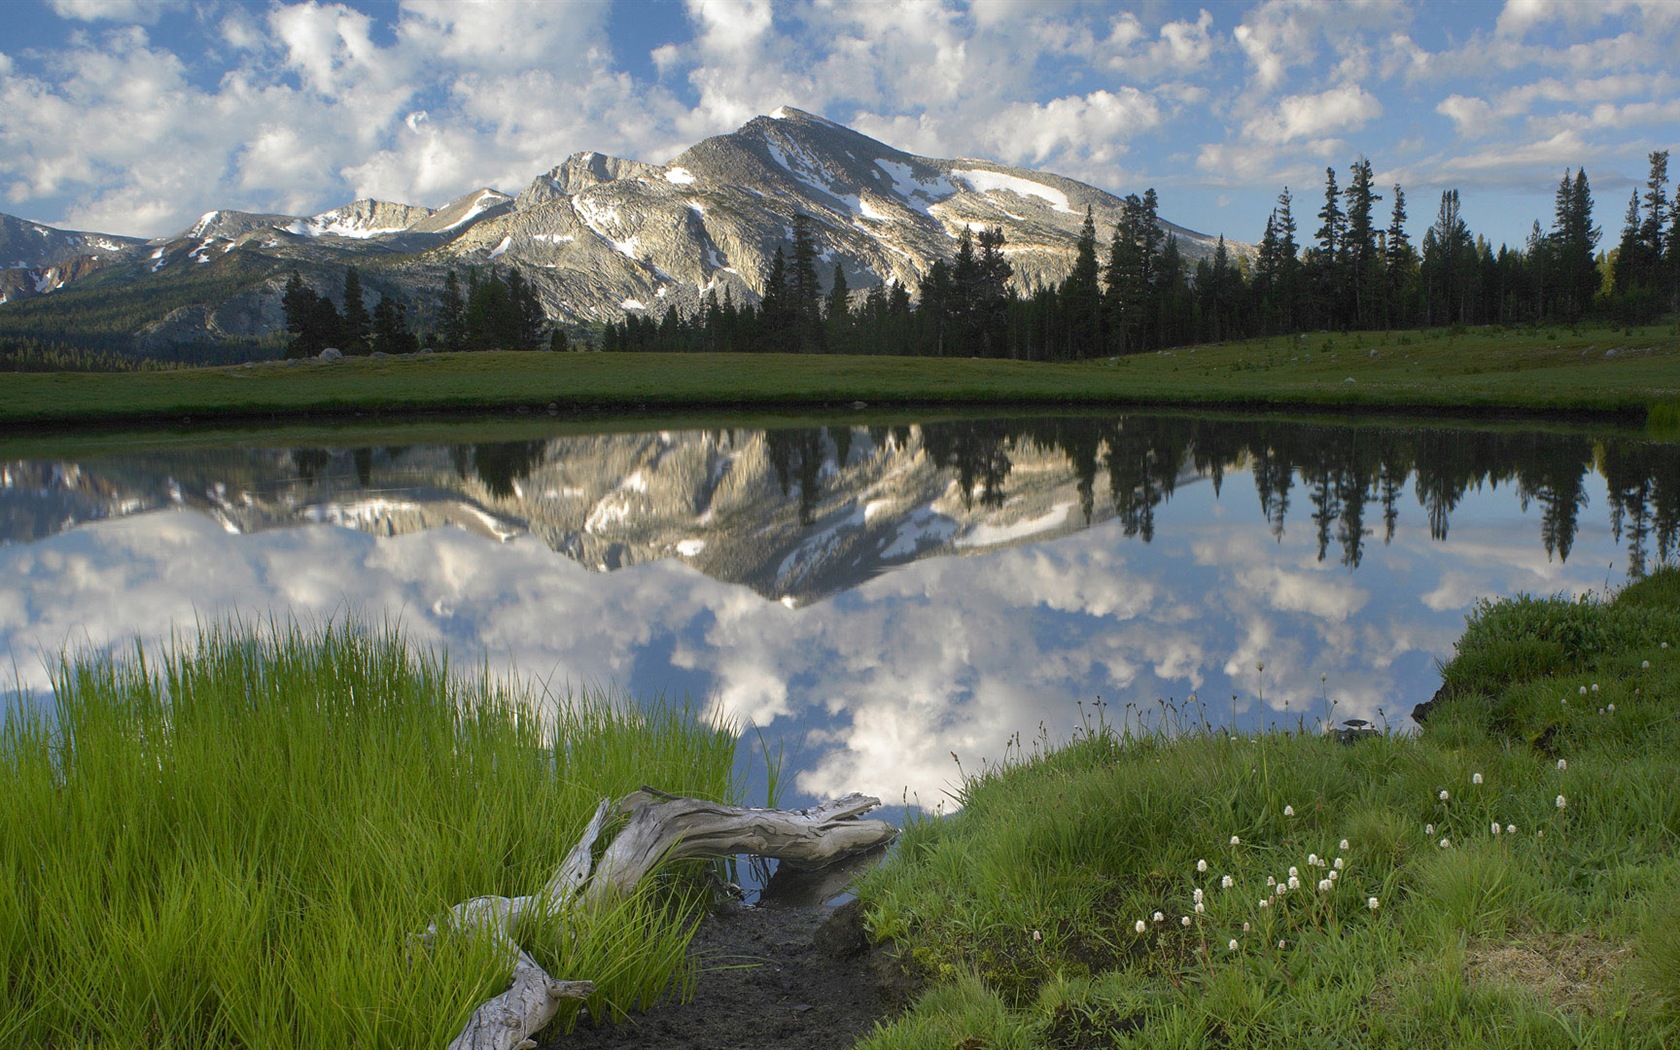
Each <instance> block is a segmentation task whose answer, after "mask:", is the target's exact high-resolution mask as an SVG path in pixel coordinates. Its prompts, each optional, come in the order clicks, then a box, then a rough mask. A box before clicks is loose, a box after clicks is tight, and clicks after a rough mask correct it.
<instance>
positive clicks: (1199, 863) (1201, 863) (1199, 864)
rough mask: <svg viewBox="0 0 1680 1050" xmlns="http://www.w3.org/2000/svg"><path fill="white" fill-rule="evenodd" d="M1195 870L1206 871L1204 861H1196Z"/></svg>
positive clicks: (1205, 862)
mask: <svg viewBox="0 0 1680 1050" xmlns="http://www.w3.org/2000/svg"><path fill="white" fill-rule="evenodd" d="M1196 870H1197V871H1206V870H1207V861H1205V860H1198V861H1197V862H1196Z"/></svg>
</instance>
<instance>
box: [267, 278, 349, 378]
mask: <svg viewBox="0 0 1680 1050" xmlns="http://www.w3.org/2000/svg"><path fill="white" fill-rule="evenodd" d="M280 304H281V307H282V308H283V309H284V310H285V311H286V330H287V331H288V332H291V333H292V342H291V345H290V346H288V347H287V348H286V356H287V357H293V358H301V357H314V356H315V355H316V354H319V353H320V352H321V351H322V350H325V349H326V348H327V347H329V346H331V347H336V346H338V345H339V344H340V342H341V341H342V337H343V329H344V319H343V318H342V317H341V316H340V315H339V312H338V307H336V306H334V305H333V301H332V300H331V299H328V298H327V297H326V296H324V295H317V294H316V292H315V290H314V289H313V288H311V287H309V286H308V285H307V284H304V283H303V278H302V277H300V276H298V273H297V271H296V270H293V271H292V275H291V277H290V278H289V279H288V280H287V281H286V290H285V293H284V294H283V295H282V296H281V298H280Z"/></svg>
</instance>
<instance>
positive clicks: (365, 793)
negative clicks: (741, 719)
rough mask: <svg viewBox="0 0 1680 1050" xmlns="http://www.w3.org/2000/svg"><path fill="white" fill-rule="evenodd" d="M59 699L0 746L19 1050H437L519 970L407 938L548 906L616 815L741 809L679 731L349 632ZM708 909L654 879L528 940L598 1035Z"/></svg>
mask: <svg viewBox="0 0 1680 1050" xmlns="http://www.w3.org/2000/svg"><path fill="white" fill-rule="evenodd" d="M53 704H54V706H55V709H56V710H55V712H54V713H53V714H51V715H50V716H49V714H48V713H46V712H43V711H42V710H40V709H38V708H31V707H28V706H26V704H25V703H24V702H23V701H21V700H17V699H14V700H13V701H12V704H11V706H10V709H9V710H8V711H7V712H6V714H5V719H4V725H3V727H0V1045H5V1046H20V1047H47V1046H84V1045H85V1046H111V1047H118V1046H120V1047H124V1048H144V1047H179V1048H188V1047H193V1048H196V1047H206V1048H208V1047H215V1048H217V1050H224V1048H237V1047H250V1048H259V1047H260V1048H263V1050H271V1048H272V1050H284V1048H288V1047H296V1048H299V1050H304V1048H319V1047H327V1046H341V1047H349V1046H356V1047H393V1048H395V1047H419V1046H442V1045H444V1044H445V1043H446V1042H447V1041H448V1040H449V1039H450V1038H452V1037H453V1036H454V1034H455V1033H456V1032H458V1031H459V1029H460V1026H461V1024H462V1023H463V1022H464V1020H465V1018H466V1017H467V1015H468V1014H469V1013H470V1012H471V1011H472V1009H473V1008H474V1007H475V1006H476V1005H477V1004H478V1003H480V1002H482V1001H483V1000H484V999H486V998H488V997H489V996H491V995H493V994H495V993H496V992H498V991H500V990H501V988H502V987H503V986H505V981H506V978H507V974H508V966H509V964H508V962H507V960H505V959H504V958H501V957H499V956H498V955H497V953H496V952H495V950H494V949H493V947H492V946H491V945H490V944H488V943H486V942H485V941H484V940H483V939H479V938H472V937H452V938H442V939H440V940H439V941H438V943H437V944H436V945H434V946H433V947H432V948H431V949H430V950H421V949H418V948H416V947H415V945H414V943H413V942H412V940H411V936H412V935H413V934H415V933H416V932H417V931H420V930H423V929H424V928H425V927H426V925H427V924H428V922H430V921H431V920H432V919H433V918H434V917H436V916H437V915H439V914H440V913H441V912H443V911H444V910H446V909H447V908H448V907H449V906H450V905H452V904H455V903H457V902H459V901H462V900H466V899H468V898H471V897H474V896H479V895H482V894H503V895H508V896H515V895H520V894H524V893H529V892H532V891H533V890H535V889H538V888H540V887H541V885H542V884H543V882H544V881H546V879H547V878H548V876H549V874H550V873H551V872H552V870H553V868H554V867H555V866H556V865H557V864H558V863H559V862H560V860H561V859H562V858H563V857H564V855H565V853H566V852H567V851H568V850H569V849H570V847H571V845H572V844H573V842H574V841H575V839H576V836H577V835H578V834H579V833H581V830H582V828H583V825H584V824H585V823H586V822H587V820H588V817H589V815H590V813H591V812H592V811H593V808H594V806H595V804H596V802H597V801H598V800H599V799H600V798H601V797H603V796H616V795H620V794H623V793H626V792H629V791H631V790H634V789H635V788H636V787H638V786H640V785H641V784H644V783H650V784H657V785H660V786H662V787H664V788H666V789H668V790H671V791H676V792H681V793H685V794H693V795H697V796H703V797H710V798H717V799H724V800H729V799H732V797H733V794H734V789H733V787H732V784H731V779H730V770H731V768H732V765H733V763H734V760H735V752H736V741H735V738H734V736H733V735H732V734H731V733H730V732H728V731H726V730H720V729H716V728H712V727H709V726H706V725H704V724H702V723H701V722H700V721H699V719H698V718H697V717H696V716H695V715H694V714H693V713H692V712H690V711H687V710H682V709H676V708H670V707H660V708H654V709H651V710H640V709H636V708H634V707H632V706H630V705H629V704H627V703H625V702H623V701H621V700H619V699H616V698H611V697H607V696H603V695H599V694H594V693H587V694H583V695H577V696H567V697H558V698H543V697H539V696H535V695H533V694H532V693H530V692H529V691H528V690H526V689H525V688H524V687H523V686H521V685H519V684H518V683H515V682H511V681H508V680H504V679H498V678H495V677H492V676H491V675H489V674H488V673H485V672H481V673H479V674H477V675H471V676H464V677H463V676H459V675H457V674H455V673H454V672H453V671H452V670H451V669H450V667H449V666H448V664H447V662H446V661H445V660H444V659H442V658H439V657H434V656H432V655H429V654H424V653H421V654H417V653H416V652H415V651H414V650H413V649H412V648H411V647H410V646H409V645H408V644H407V643H406V642H405V641H404V640H403V638H402V637H401V635H400V634H399V633H397V632H396V631H394V630H389V629H384V630H381V629H375V628H371V627H367V626H364V625H358V624H353V623H351V624H344V623H329V624H327V625H325V626H324V627H321V628H319V629H305V628H302V627H299V626H297V625H295V624H273V625H269V626H268V627H267V628H265V629H262V630H251V629H245V628H241V627H237V626H212V627H207V628H202V629H201V630H200V631H199V633H198V634H197V635H196V636H193V637H187V638H178V639H176V641H175V644H173V645H172V646H170V647H169V648H168V649H167V650H166V651H164V652H162V653H152V652H149V651H143V650H136V651H135V652H134V653H133V654H132V656H131V657H130V658H128V659H120V660H113V659H110V658H101V657H93V656H88V657H79V656H74V655H72V656H69V657H67V658H66V659H65V660H64V661H63V663H62V664H61V666H60V667H59V668H58V671H57V674H56V677H55V683H54V697H53ZM699 903H700V899H699V896H698V895H697V894H696V893H695V892H694V891H692V890H689V889H686V888H685V887H684V885H683V883H682V881H681V880H680V879H677V878H672V879H668V880H665V881H664V882H662V883H660V884H657V885H654V886H652V887H650V888H649V890H648V891H647V892H644V893H641V894H638V895H636V896H634V897H632V898H631V899H629V900H628V901H625V902H623V903H622V904H621V905H619V906H617V907H616V908H614V909H611V910H608V911H605V912H601V913H597V914H589V915H569V916H564V917H560V916H555V917H550V918H549V919H548V920H547V923H548V924H547V925H546V926H544V925H543V924H542V923H538V924H537V925H536V926H534V927H533V928H532V929H531V930H530V931H528V932H529V933H530V934H531V935H532V939H531V941H530V942H528V946H530V947H533V948H534V954H536V955H537V956H538V957H539V958H540V959H541V960H542V961H544V962H545V963H548V964H551V965H553V966H554V967H555V968H556V969H555V970H553V971H552V972H555V973H556V974H557V975H558V976H565V977H588V978H591V979H594V980H596V981H597V982H599V990H598V995H597V998H596V999H595V1000H594V1001H592V1003H591V1007H592V1008H593V1009H594V1010H595V1011H596V1012H598V1013H599V1014H601V1015H603V1016H611V1015H613V1014H614V1013H615V1012H618V1011H622V1010H624V1009H627V1008H630V1007H633V1006H640V1005H645V1004H646V1003H648V1002H649V1001H651V1000H652V998H654V997H656V996H657V995H658V994H660V993H661V992H663V991H665V990H666V989H667V988H668V987H670V986H671V985H672V984H673V982H675V983H676V984H677V985H678V986H680V985H681V982H682V981H684V980H686V976H685V971H684V969H683V965H684V964H683V962H682V959H683V946H684V945H685V944H686V940H687V937H688V935H689V933H690V932H691V928H692V923H693V921H694V920H695V918H696V916H697V914H698V906H699ZM567 1020H568V1022H569V1020H570V1018H569V1017H568V1018H567Z"/></svg>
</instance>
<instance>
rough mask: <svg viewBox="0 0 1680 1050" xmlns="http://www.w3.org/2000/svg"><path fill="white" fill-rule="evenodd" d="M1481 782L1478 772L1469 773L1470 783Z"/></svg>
mask: <svg viewBox="0 0 1680 1050" xmlns="http://www.w3.org/2000/svg"><path fill="white" fill-rule="evenodd" d="M1481 782H1482V775H1481V774H1480V773H1472V774H1470V783H1472V784H1480V783H1481Z"/></svg>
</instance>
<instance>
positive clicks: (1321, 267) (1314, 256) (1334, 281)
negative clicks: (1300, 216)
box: [1307, 168, 1347, 326]
mask: <svg viewBox="0 0 1680 1050" xmlns="http://www.w3.org/2000/svg"><path fill="white" fill-rule="evenodd" d="M1341 196H1342V195H1341V191H1340V190H1338V189H1337V188H1336V169H1335V168H1325V169H1324V207H1322V208H1320V209H1319V210H1318V218H1319V224H1320V225H1319V227H1318V232H1317V233H1316V234H1314V237H1315V239H1316V241H1317V243H1316V244H1315V246H1314V247H1313V248H1312V249H1311V250H1309V251H1308V252H1307V279H1308V282H1309V286H1310V290H1309V294H1310V295H1311V296H1312V304H1311V313H1312V316H1313V317H1314V318H1316V319H1317V322H1316V323H1319V324H1322V325H1326V326H1335V325H1340V324H1341V323H1342V322H1343V319H1344V315H1345V311H1344V309H1343V303H1344V301H1345V300H1344V297H1343V295H1342V292H1343V287H1344V285H1345V284H1346V282H1345V281H1344V280H1343V267H1342V244H1343V241H1344V240H1345V238H1346V236H1347V216H1346V215H1345V214H1344V213H1343V211H1342V203H1341Z"/></svg>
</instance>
